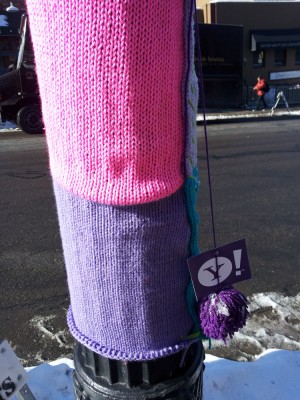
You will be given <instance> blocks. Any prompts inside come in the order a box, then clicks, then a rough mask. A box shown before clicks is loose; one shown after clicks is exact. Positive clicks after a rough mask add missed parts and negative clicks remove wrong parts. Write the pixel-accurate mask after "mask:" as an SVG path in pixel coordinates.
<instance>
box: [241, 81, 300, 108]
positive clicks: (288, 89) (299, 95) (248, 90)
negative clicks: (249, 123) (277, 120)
mask: <svg viewBox="0 0 300 400" xmlns="http://www.w3.org/2000/svg"><path fill="white" fill-rule="evenodd" d="M279 92H283V94H284V97H285V98H286V100H287V102H288V104H289V106H291V107H293V106H297V105H300V85H295V86H270V90H269V92H268V93H266V94H265V100H266V103H267V105H268V107H270V108H271V107H273V106H274V104H275V102H276V98H277V94H278V93H279ZM257 100H258V97H257V94H256V92H255V91H253V86H248V87H244V90H243V102H244V105H245V107H246V108H249V109H250V108H253V107H254V106H255V105H256V103H257ZM280 105H283V106H285V104H284V102H283V101H282V102H280V103H279V106H280Z"/></svg>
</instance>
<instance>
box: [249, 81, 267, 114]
mask: <svg viewBox="0 0 300 400" xmlns="http://www.w3.org/2000/svg"><path fill="white" fill-rule="evenodd" d="M253 90H254V91H255V92H256V93H257V96H258V101H257V104H256V111H258V110H259V108H260V104H261V103H262V104H263V111H264V109H265V108H268V106H267V103H266V100H265V94H266V92H267V91H268V83H267V81H266V80H265V78H264V77H263V76H258V77H257V84H256V85H255V86H254V88H253ZM253 111H255V110H253Z"/></svg>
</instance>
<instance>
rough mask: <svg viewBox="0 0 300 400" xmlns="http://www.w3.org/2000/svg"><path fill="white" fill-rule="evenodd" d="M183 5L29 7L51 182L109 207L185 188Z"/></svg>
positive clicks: (128, 2) (31, 2) (46, 3)
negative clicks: (182, 86) (183, 165)
mask: <svg viewBox="0 0 300 400" xmlns="http://www.w3.org/2000/svg"><path fill="white" fill-rule="evenodd" d="M183 5H184V1H183V0H164V1H161V0H152V1H144V0H121V1H107V0H105V1H99V0H74V1H65V0H56V1H50V0H39V1H36V0H27V8H28V12H29V21H30V29H31V32H32V38H33V45H34V52H35V58H36V69H37V74H38V79H39V88H40V94H41V98H42V111H43V118H44V122H45V126H46V130H47V141H48V147H49V155H50V167H51V173H52V176H53V178H54V179H55V180H56V181H57V182H59V183H60V184H61V185H62V186H64V187H65V188H66V189H68V190H70V191H72V192H73V193H75V194H77V195H79V196H82V197H84V198H86V199H89V200H93V201H97V202H99V203H104V204H115V205H128V204H138V203H146V202H150V201H155V200H159V199H161V198H163V197H166V196H169V195H171V194H172V193H174V192H175V191H176V190H178V189H179V188H180V187H181V186H182V184H183V179H184V176H183V172H182V153H183V147H184V135H183V115H182V107H183V104H182V92H181V83H182V79H183V66H184V59H183V57H184V51H183V36H184V35H183V18H184V6H183Z"/></svg>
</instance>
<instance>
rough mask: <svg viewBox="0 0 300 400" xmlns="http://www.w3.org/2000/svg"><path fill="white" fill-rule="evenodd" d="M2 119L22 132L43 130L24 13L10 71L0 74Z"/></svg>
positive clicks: (41, 131) (32, 57) (31, 51)
mask: <svg viewBox="0 0 300 400" xmlns="http://www.w3.org/2000/svg"><path fill="white" fill-rule="evenodd" d="M0 112H1V118H2V121H5V120H10V121H14V122H15V123H16V124H17V125H18V127H19V128H20V129H21V130H22V131H24V132H26V133H43V131H44V124H43V118H42V112H41V102H40V96H39V90H38V83H37V76H36V73H35V65H34V54H33V50H32V45H31V40H30V34H29V30H28V18H27V15H25V14H24V15H23V16H22V18H21V25H20V46H19V51H18V55H17V58H16V61H15V63H14V65H13V66H12V67H11V68H10V71H9V72H7V73H5V74H3V75H1V76H0Z"/></svg>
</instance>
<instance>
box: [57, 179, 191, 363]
mask: <svg viewBox="0 0 300 400" xmlns="http://www.w3.org/2000/svg"><path fill="white" fill-rule="evenodd" d="M54 188H55V195H56V200H57V203H58V205H59V207H58V215H59V220H60V227H61V236H62V240H63V243H64V256H65V260H66V267H67V275H68V281H69V288H70V297H71V309H70V310H69V316H68V323H69V326H70V329H71V332H72V334H73V335H74V336H75V338H76V339H77V340H78V341H80V342H81V343H83V344H85V345H86V346H87V347H89V348H91V349H92V350H94V351H96V352H98V353H100V354H102V355H106V356H108V357H111V358H118V359H129V360H140V359H151V358H157V357H161V356H164V355H167V354H169V353H172V352H175V351H178V350H180V349H181V348H183V347H184V346H186V342H187V341H186V338H187V335H188V332H189V331H190V329H191V327H192V321H191V318H190V317H189V315H188V313H187V311H186V304H185V301H184V294H185V288H186V286H187V285H188V281H189V274H188V271H187V268H186V266H185V265H186V259H187V257H188V243H189V236H190V230H189V224H188V220H187V215H186V209H185V201H184V191H183V189H181V190H179V191H178V192H176V193H175V194H173V195H172V196H170V197H167V198H165V199H163V200H160V201H157V202H151V203H147V204H144V205H132V206H120V207H115V206H107V205H101V204H98V203H95V202H91V201H87V200H85V199H81V198H79V197H77V196H74V195H73V194H71V193H69V192H67V191H66V190H65V189H63V188H62V187H60V186H59V185H57V184H54Z"/></svg>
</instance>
